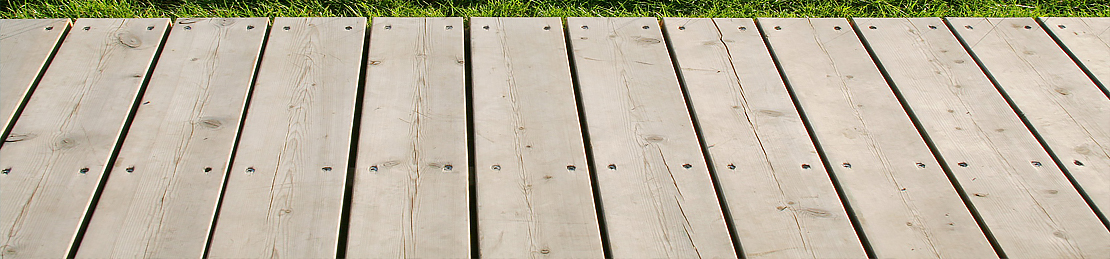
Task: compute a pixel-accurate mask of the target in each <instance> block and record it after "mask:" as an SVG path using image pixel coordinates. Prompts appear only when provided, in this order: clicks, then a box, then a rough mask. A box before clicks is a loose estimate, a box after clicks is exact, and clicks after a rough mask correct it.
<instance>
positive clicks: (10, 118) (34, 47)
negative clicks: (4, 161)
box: [0, 19, 70, 133]
mask: <svg viewBox="0 0 1110 259" xmlns="http://www.w3.org/2000/svg"><path fill="white" fill-rule="evenodd" d="M69 25H70V23H69V19H49V20H46V19H43V20H23V19H2V20H0V78H3V79H4V80H0V116H3V118H2V119H3V120H4V121H3V125H0V126H3V128H0V131H5V130H8V127H9V126H11V125H12V123H13V122H15V113H16V111H17V110H18V109H19V107H22V106H23V102H24V100H26V99H27V97H29V96H30V95H31V91H32V90H33V89H34V88H33V87H34V83H35V79H36V78H38V76H39V75H40V74H41V73H42V72H43V71H45V70H46V67H44V66H45V65H46V61H47V60H48V59H49V58H50V55H51V54H53V53H54V50H55V49H56V48H57V47H58V41H59V40H61V39H62V35H63V34H65V32H66V30H67V29H68V28H69ZM5 133H6V132H5Z"/></svg>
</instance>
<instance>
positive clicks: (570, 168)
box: [567, 165, 578, 171]
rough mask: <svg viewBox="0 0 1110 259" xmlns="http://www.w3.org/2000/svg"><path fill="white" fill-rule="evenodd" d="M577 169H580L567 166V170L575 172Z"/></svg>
mask: <svg viewBox="0 0 1110 259" xmlns="http://www.w3.org/2000/svg"><path fill="white" fill-rule="evenodd" d="M577 168H578V167H575V166H573V165H568V166H567V170H571V171H574V169H577Z"/></svg>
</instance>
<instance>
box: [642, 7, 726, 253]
mask: <svg viewBox="0 0 1110 259" xmlns="http://www.w3.org/2000/svg"><path fill="white" fill-rule="evenodd" d="M710 19H712V18H710ZM710 21H712V20H710ZM659 27H660V28H662V30H663V42H664V43H666V46H667V53H668V54H669V56H668V57H669V58H670V59H671V67H672V68H673V69H674V73H675V76H677V77H678V86H679V89H680V90H682V100H683V102H684V103H683V104H684V105H686V111H687V112H689V116H690V122H691V123H692V124H693V126H694V135H695V137H697V139H698V147H699V148H700V149H701V155H702V157H704V158H705V165H706V169H708V170H709V179H710V181H711V182H712V183H713V193H714V194H716V195H717V203H718V205H719V206H720V207H721V214H722V215H723V216H724V220H725V228H726V229H727V230H728V236H729V238H730V239H732V248H733V250H734V252H735V253H736V256H737V257H739V258H746V257H747V256H746V255H745V254H744V249H743V248H742V247H741V245H740V236H739V235H737V234H736V226H735V225H734V222H735V221H733V220H732V212H731V211H730V210H729V208H728V202H727V201H726V200H725V194H724V190H722V189H721V180H720V178H719V177H717V167H716V166H715V165H714V164H713V157H712V156H710V155H709V147H708V146H706V145H705V137H703V136H702V134H701V132H702V130H701V123H700V122H699V121H698V116H697V112H696V111H695V110H694V106H693V104H691V102H690V93H689V90H688V88H689V87H687V84H686V77H684V76H682V67H681V66H679V64H678V59H677V58H676V57H677V55H676V54H675V53H674V47H672V45H671V36H670V33H669V32H668V31H667V30H668V28H667V26H666V25H664V24H663V23H662V22H660V25H659ZM713 27H714V28H715V29H718V30H720V29H719V28H717V23H716V22H713ZM721 46H723V47H724V48H725V49H726V51H725V52H726V55H730V56H731V53H728V51H727V49H728V46H726V45H725V44H724V42H721ZM729 60H732V58H731V57H730V58H729ZM729 65H731V62H730V64H729ZM734 75H735V74H734ZM737 79H739V78H737ZM737 82H739V80H737Z"/></svg>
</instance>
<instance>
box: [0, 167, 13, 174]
mask: <svg viewBox="0 0 1110 259" xmlns="http://www.w3.org/2000/svg"><path fill="white" fill-rule="evenodd" d="M11 172H12V168H10V167H9V168H4V170H3V171H0V173H2V174H8V173H11Z"/></svg>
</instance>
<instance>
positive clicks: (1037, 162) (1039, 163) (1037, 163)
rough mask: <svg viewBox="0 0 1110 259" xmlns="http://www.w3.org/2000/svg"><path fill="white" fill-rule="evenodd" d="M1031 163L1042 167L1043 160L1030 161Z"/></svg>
mask: <svg viewBox="0 0 1110 259" xmlns="http://www.w3.org/2000/svg"><path fill="white" fill-rule="evenodd" d="M1029 163H1030V164H1033V166H1036V167H1041V162H1039V161H1029Z"/></svg>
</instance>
